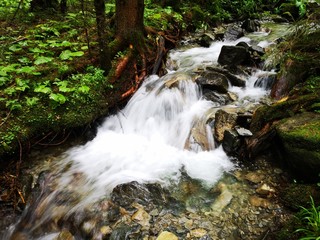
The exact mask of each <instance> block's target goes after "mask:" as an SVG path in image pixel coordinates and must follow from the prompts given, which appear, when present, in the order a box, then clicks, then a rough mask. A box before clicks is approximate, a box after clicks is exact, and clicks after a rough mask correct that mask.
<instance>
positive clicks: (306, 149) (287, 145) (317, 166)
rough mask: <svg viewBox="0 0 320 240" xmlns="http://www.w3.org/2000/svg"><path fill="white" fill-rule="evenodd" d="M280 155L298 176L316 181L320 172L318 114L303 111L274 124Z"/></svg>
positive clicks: (319, 123) (319, 124) (319, 121)
mask: <svg viewBox="0 0 320 240" xmlns="http://www.w3.org/2000/svg"><path fill="white" fill-rule="evenodd" d="M276 132H277V135H278V137H279V140H280V143H281V145H282V146H281V147H282V148H283V149H282V155H283V157H284V159H285V161H286V163H287V164H288V166H289V168H290V169H291V170H292V171H293V172H294V173H295V174H296V175H297V176H299V177H302V178H303V179H306V180H310V181H318V180H319V173H320V114H318V113H314V112H304V113H301V114H297V115H295V116H292V117H290V118H285V119H283V120H281V121H280V122H279V123H278V124H276Z"/></svg>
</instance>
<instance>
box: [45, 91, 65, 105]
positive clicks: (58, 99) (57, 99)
mask: <svg viewBox="0 0 320 240" xmlns="http://www.w3.org/2000/svg"><path fill="white" fill-rule="evenodd" d="M49 98H50V99H52V100H53V101H55V102H57V103H60V104H64V103H65V102H66V101H67V99H66V97H65V96H63V95H62V94H61V93H51V94H50V96H49Z"/></svg>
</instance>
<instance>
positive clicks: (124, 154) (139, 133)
mask: <svg viewBox="0 0 320 240" xmlns="http://www.w3.org/2000/svg"><path fill="white" fill-rule="evenodd" d="M239 41H247V42H248V41H249V39H247V38H243V39H240V40H238V41H237V42H239ZM237 42H227V43H226V42H217V43H213V44H212V45H211V47H210V48H193V49H189V50H185V51H180V50H178V51H174V52H172V53H171V56H170V60H171V61H173V62H175V65H176V67H170V68H169V73H168V74H167V75H165V76H164V77H161V78H159V77H158V76H150V77H148V78H147V79H146V80H145V81H144V83H143V85H142V86H141V87H140V89H139V90H138V91H137V92H136V93H135V95H134V96H133V97H132V99H131V100H130V102H129V103H128V104H127V106H126V107H125V108H124V109H123V110H122V111H120V112H119V113H118V114H116V115H113V116H110V117H108V118H107V119H106V120H105V121H104V123H103V124H102V125H101V126H100V127H99V129H98V132H97V136H96V137H95V138H94V139H93V140H92V141H90V142H88V143H86V144H85V145H83V146H78V147H75V148H73V149H70V150H69V151H67V152H66V153H65V154H64V155H63V156H62V157H61V158H62V160H61V162H60V163H59V164H58V167H57V168H56V170H54V171H53V172H52V173H51V174H49V175H48V176H49V177H47V179H46V180H44V181H43V182H44V184H46V185H45V186H43V188H42V189H43V190H42V192H41V193H40V194H39V195H38V196H37V197H36V198H35V200H34V201H33V202H32V203H31V204H30V206H28V207H27V208H26V210H25V213H24V215H23V216H22V217H21V219H20V221H19V223H17V224H16V225H15V226H12V227H11V228H10V230H9V232H8V233H7V235H6V238H4V239H10V237H9V236H10V234H13V235H12V236H13V237H12V239H15V237H17V234H20V235H19V236H20V237H21V236H22V237H21V239H22V238H23V237H24V239H54V238H55V237H56V236H57V234H56V233H55V231H57V227H56V225H57V222H55V221H56V220H55V219H57V218H58V219H68V218H69V217H70V216H74V215H76V214H81V211H83V209H85V208H89V207H90V206H91V205H92V204H94V203H95V202H97V201H99V199H101V198H105V197H106V196H108V195H109V194H110V193H111V191H112V190H113V188H114V187H116V186H117V185H119V184H122V183H128V182H130V181H138V182H141V183H147V182H157V183H161V184H162V185H169V184H172V183H177V182H178V181H179V177H180V175H181V170H182V169H183V171H184V172H186V173H187V174H188V175H189V176H190V177H191V178H195V179H198V180H200V181H202V182H203V184H204V185H205V186H212V185H213V184H215V183H216V182H217V181H218V180H219V178H220V177H221V176H222V174H223V173H224V172H226V171H230V170H231V169H233V168H234V165H233V163H232V162H231V161H230V160H229V158H228V157H227V155H226V154H225V153H224V151H223V150H222V148H221V147H218V148H215V147H214V146H215V144H214V140H213V137H212V132H211V127H210V126H209V124H208V123H209V122H208V119H207V118H206V117H205V115H206V112H208V111H209V110H210V109H212V108H214V107H215V105H213V104H212V103H211V102H210V101H207V100H205V99H203V98H202V95H201V91H200V89H199V87H198V85H197V84H196V83H195V82H194V80H193V78H192V77H191V74H188V72H189V71H192V70H195V69H196V68H197V67H200V66H202V67H203V66H206V65H215V64H217V59H218V56H219V52H220V49H221V47H222V45H223V44H232V45H234V44H236V43H237ZM257 74H261V72H257ZM250 79H251V80H250ZM250 79H249V81H248V83H251V85H250V84H248V85H247V87H246V88H244V89H243V88H230V90H231V91H234V92H236V93H237V94H238V95H239V97H240V98H243V97H245V96H248V95H249V96H250V97H253V98H255V99H257V98H259V97H261V96H262V95H264V94H266V91H265V90H262V89H260V90H259V89H258V90H257V89H254V90H252V89H253V87H254V86H253V84H252V82H254V81H255V80H256V79H257V77H256V76H252V77H250ZM253 92H254V94H253ZM196 125H200V126H201V129H203V131H202V135H203V136H204V138H205V141H204V142H205V143H204V142H201V141H194V139H192V130H193V128H194V127H195V126H196ZM44 187H45V188H44ZM61 202H67V204H64V207H63V208H61V207H59V206H60V205H61V204H60V203H61ZM57 216H59V217H57ZM49 225H55V227H49ZM41 228H42V229H45V230H42V231H40V230H39V229H41ZM15 234H16V235H15ZM21 234H22V235H21ZM19 236H18V237H19Z"/></svg>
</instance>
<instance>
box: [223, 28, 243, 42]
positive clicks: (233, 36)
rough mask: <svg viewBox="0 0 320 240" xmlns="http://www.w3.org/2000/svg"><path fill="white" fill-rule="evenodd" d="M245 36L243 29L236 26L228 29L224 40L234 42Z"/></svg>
mask: <svg viewBox="0 0 320 240" xmlns="http://www.w3.org/2000/svg"><path fill="white" fill-rule="evenodd" d="M243 36H244V32H243V29H242V28H241V27H239V26H236V25H231V26H229V27H228V28H227V30H226V32H225V33H224V39H225V40H230V41H234V40H237V39H238V38H240V37H243Z"/></svg>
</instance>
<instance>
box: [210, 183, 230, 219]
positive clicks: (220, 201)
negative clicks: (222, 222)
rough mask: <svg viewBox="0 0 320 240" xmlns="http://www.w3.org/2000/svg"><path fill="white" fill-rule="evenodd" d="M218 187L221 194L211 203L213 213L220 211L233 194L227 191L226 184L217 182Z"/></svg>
mask: <svg viewBox="0 0 320 240" xmlns="http://www.w3.org/2000/svg"><path fill="white" fill-rule="evenodd" d="M218 188H219V189H220V191H221V194H220V195H219V196H218V197H217V199H216V200H215V202H214V203H213V204H212V205H211V210H212V211H213V212H215V213H220V212H221V211H222V210H223V209H224V208H225V207H226V206H228V205H229V204H230V202H231V200H232V198H233V194H232V193H231V192H230V191H229V189H228V188H227V186H226V185H224V184H219V186H218Z"/></svg>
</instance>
